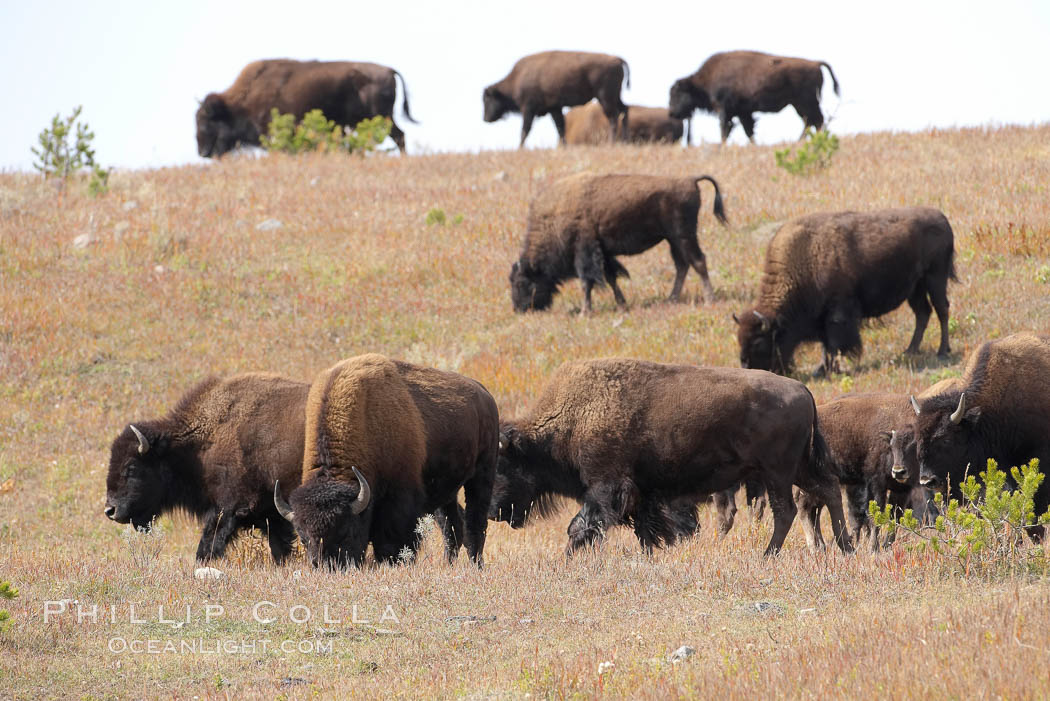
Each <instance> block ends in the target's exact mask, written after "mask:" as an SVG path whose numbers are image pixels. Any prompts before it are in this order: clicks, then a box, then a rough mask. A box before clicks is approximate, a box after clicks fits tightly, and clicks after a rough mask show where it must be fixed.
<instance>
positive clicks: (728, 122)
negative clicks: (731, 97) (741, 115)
mask: <svg viewBox="0 0 1050 701" xmlns="http://www.w3.org/2000/svg"><path fill="white" fill-rule="evenodd" d="M718 122H719V126H721V128H722V143H723V144H725V142H726V141H728V140H729V132H731V131H733V117H732V116H731V115H730V114H729V113H728V112H726V111H725V109H722V110H721V111H719V113H718Z"/></svg>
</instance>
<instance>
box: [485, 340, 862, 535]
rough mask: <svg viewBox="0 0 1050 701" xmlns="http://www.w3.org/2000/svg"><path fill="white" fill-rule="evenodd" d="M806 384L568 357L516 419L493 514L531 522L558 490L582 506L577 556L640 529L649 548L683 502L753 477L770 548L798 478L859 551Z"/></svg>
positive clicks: (504, 446)
mask: <svg viewBox="0 0 1050 701" xmlns="http://www.w3.org/2000/svg"><path fill="white" fill-rule="evenodd" d="M826 457H827V455H826V446H825V444H824V439H823V437H822V436H821V432H820V430H819V428H818V424H817V413H816V406H815V404H814V402H813V397H812V395H810V393H809V390H807V389H806V387H805V385H803V384H802V383H800V382H796V381H795V380H790V379H787V378H782V377H777V376H776V375H773V374H770V373H767V372H760V371H754V370H737V369H730V368H700V367H692V366H687V365H663V364H659V363H651V362H646V361H642V360H630V359H603V360H585V361H576V362H570V363H565V364H564V365H562V366H561V367H560V368H558V370H556V371H555V373H554V374H553V375H552V376H551V379H550V381H549V382H548V383H547V386H546V388H545V389H544V390H543V393H542V394H541V396H540V397H539V399H537V400H536V402H535V403H534V404H533V406H532V408H531V410H530V411H529V413H528V414H527V415H526V416H524V417H523V418H521V419H518V420H512V421H506V422H505V423H504V424H503V427H502V432H501V437H500V460H499V466H498V468H497V472H496V483H495V487H494V489H493V500H492V506H491V509H490V512H489V515H490V518H492V519H495V520H501V521H508V522H510V524H511V526H513V527H521V526H523V525H525V523H526V519H527V518H528V515H529V514H530V512H532V511H533V510H539V511H541V512H542V511H544V506H545V505H546V504H549V501H550V499H551V498H552V497H553V496H563V497H568V498H571V499H576V500H577V501H581V502H583V509H582V510H581V513H580V514H579V515H578V519H574V526H575V528H573V529H570V534H569V535H570V541H569V552H572V551H574V550H576V549H577V548H580V547H582V546H584V545H587V544H590V543H594V542H596V541H599V540H600V539H601V538H602V534H603V533H604V531H605V530H606V529H608V528H611V527H613V526H618V525H633V526H634V531H635V534H636V535H637V536H638V540H639V541H640V543H641V545H642V547H643V548H644V549H646V550H649V549H651V548H652V547H653V546H656V545H660V544H661V543H663V542H673V541H674V540H675V539H676V538H677V537H680V536H681V535H682V531H683V530H684V527H685V526H687V525H688V524H687V523H686V522H688V521H689V519H688V516H687V515H684V514H683V511H682V510H681V508H680V507H681V501H680V500H681V499H682V498H683V497H686V496H692V497H693V498H695V499H696V500H699V499H700V498H702V497H703V495H706V494H713V493H715V492H719V491H722V490H725V489H729V488H731V487H733V486H734V485H737V484H739V483H740V482H741V481H743V480H745V479H746V478H749V477H754V478H756V479H758V480H760V481H761V482H763V483H764V484H765V487H766V489H767V492H768V494H769V504H770V508H771V509H772V511H773V536H772V538H771V539H770V541H769V546H768V547H767V548H766V554H767V555H768V554H772V553H775V552H777V551H778V550H779V549H780V547H781V545H782V544H783V542H784V538H785V537H786V536H787V532H788V530H789V529H790V527H791V523H792V521H793V520H794V518H795V512H796V510H795V504H794V502H793V501H792V496H791V488H792V485H793V484H797V485H799V486H801V487H804V488H806V489H809V490H812V491H814V492H816V493H818V494H820V495H821V496H823V497H824V498H825V499H827V500H828V501H827V503H828V505H829V509H830V510H831V513H832V515H833V521H834V524H835V530H836V535H837V536H838V538H839V544H840V545H841V546H842V547H843V549H849V547H850V546H849V543H848V539H849V536H848V533H847V531H846V528H845V524H844V521H843V518H842V503H841V497H840V496H839V493H838V483H837V482H836V481H835V480H834V478H833V477H832V476H830V474H829V473H828V472H827V468H826V465H825V462H826Z"/></svg>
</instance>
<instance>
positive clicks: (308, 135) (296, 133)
mask: <svg viewBox="0 0 1050 701" xmlns="http://www.w3.org/2000/svg"><path fill="white" fill-rule="evenodd" d="M391 124H392V123H391V121H390V120H389V119H388V118H386V117H373V118H371V119H365V120H363V121H361V122H359V123H358V124H357V126H356V127H354V128H353V129H350V128H344V127H340V126H339V125H338V124H336V123H335V122H334V121H332V120H330V119H328V118H327V117H325V116H324V112H322V111H321V110H310V111H309V112H307V113H306V114H305V115H304V116H303V118H302V121H300V122H298V123H296V121H295V115H294V114H281V113H280V112H278V111H277V109H276V108H274V109H272V110H270V124H269V126H268V127H267V133H266V136H264V137H263V139H262V147H263V148H264V149H266V150H267V151H280V152H282V153H290V154H296V153H303V152H307V151H320V152H332V151H342V152H347V151H349V152H352V153H359V154H364V153H369V152H371V151H374V150H375V149H376V147H377V146H379V144H381V143H383V140H384V139H386V138H387V137H388V136H389V135H390V127H391Z"/></svg>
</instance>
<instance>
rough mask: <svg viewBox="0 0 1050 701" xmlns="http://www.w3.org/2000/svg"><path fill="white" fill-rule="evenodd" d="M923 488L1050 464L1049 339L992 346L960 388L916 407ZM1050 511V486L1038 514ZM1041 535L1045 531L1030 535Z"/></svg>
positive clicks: (976, 356) (1038, 501)
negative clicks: (992, 464) (992, 470)
mask: <svg viewBox="0 0 1050 701" xmlns="http://www.w3.org/2000/svg"><path fill="white" fill-rule="evenodd" d="M914 409H915V412H916V414H917V415H916V416H915V417H914V425H913V431H914V435H915V449H916V452H917V453H918V458H919V482H920V483H921V484H922V485H924V486H926V487H929V488H930V489H936V490H944V489H945V488H946V487H950V489H951V491H952V494H953V495H954V496H958V485H959V483H960V482H962V481H963V480H964V479H965V476H966V474H971V475H975V476H976V474H977V473H979V472H981V471H982V470H984V469H985V465H986V463H987V460H988V459H989V458H992V459H994V460H995V461H996V462H997V463H998V464H999V467H1000V469H1003V470H1007V471H1008V470H1009V469H1010V468H1011V467H1015V466H1019V465H1024V464H1027V463H1028V461H1030V460H1031V459H1032V458H1038V459H1039V462H1040V464H1041V465H1043V466H1045V465H1050V431H1048V430H1047V427H1048V426H1050V336H1037V335H1035V334H1031V333H1019V334H1014V335H1012V336H1007V337H1005V338H1002V339H999V340H995V341H988V342H987V343H984V344H982V345H981V346H980V347H979V348H978V349H977V351H976V352H974V353H973V354H972V355H971V356H970V358H969V360H968V361H967V363H966V369H965V370H964V371H963V375H962V378H961V379H960V380H959V382H958V384H957V385H956V386H955V387H954V388H951V389H948V390H946V391H944V392H941V393H939V394H934V395H932V396H927V397H925V398H923V399H922V400H916V401H915V402H914ZM1048 505H1050V482H1048V481H1046V480H1044V481H1043V483H1042V485H1040V487H1039V490H1038V491H1037V492H1036V494H1035V512H1036V514H1037V515H1041V514H1042V513H1043V512H1045V511H1046V509H1047V506H1048ZM1030 533H1031V535H1032V536H1033V537H1034V538H1037V539H1038V538H1041V537H1042V528H1033V529H1031V531H1030Z"/></svg>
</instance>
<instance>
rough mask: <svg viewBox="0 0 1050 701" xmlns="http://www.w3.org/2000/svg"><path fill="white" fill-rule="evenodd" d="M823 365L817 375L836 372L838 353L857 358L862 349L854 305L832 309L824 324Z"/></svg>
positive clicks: (856, 311) (841, 305) (857, 316)
mask: <svg viewBox="0 0 1050 701" xmlns="http://www.w3.org/2000/svg"><path fill="white" fill-rule="evenodd" d="M821 340H822V342H823V345H824V363H823V365H822V366H821V367H820V368H818V369H817V374H818V375H820V374H823V373H829V372H833V371H835V370H837V369H838V368H837V365H838V359H837V356H838V354H839V353H842V354H844V355H850V356H854V357H859V356H860V354H861V350H862V349H863V343H862V342H861V340H860V312H859V310H858V309H857V308H856V305H855V304H852V303H850V304H840V305H839V306H837V307H835V308H833V309H832V310H831V311H830V312H829V313H828V316H827V319H826V321H825V322H824V338H823V339H821Z"/></svg>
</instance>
